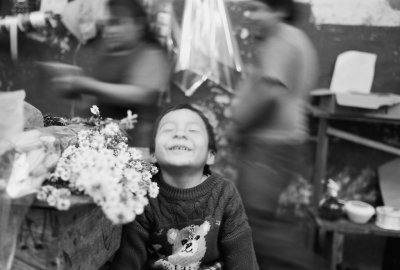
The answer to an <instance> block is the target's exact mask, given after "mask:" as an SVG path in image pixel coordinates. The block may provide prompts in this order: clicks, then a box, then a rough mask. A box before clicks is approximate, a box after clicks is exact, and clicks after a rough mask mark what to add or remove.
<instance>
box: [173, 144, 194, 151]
mask: <svg viewBox="0 0 400 270" xmlns="http://www.w3.org/2000/svg"><path fill="white" fill-rule="evenodd" d="M168 150H179V151H192V149H190V148H189V147H186V146H183V145H174V146H172V147H169V148H168Z"/></svg>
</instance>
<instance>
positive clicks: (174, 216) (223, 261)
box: [110, 104, 258, 270]
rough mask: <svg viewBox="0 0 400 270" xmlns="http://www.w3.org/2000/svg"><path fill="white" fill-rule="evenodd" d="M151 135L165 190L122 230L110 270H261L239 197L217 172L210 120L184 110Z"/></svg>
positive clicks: (175, 109)
mask: <svg viewBox="0 0 400 270" xmlns="http://www.w3.org/2000/svg"><path fill="white" fill-rule="evenodd" d="M152 134H153V135H152V144H151V147H150V151H151V152H152V153H153V154H154V157H155V159H156V162H157V163H156V164H157V166H158V168H159V173H158V174H157V175H155V177H154V178H155V181H156V182H157V183H158V186H159V188H160V192H159V194H158V197H156V198H154V199H150V201H149V205H148V206H146V208H145V210H144V213H143V214H141V215H138V216H137V217H136V220H135V221H133V222H131V223H129V224H127V225H125V226H124V227H123V231H122V238H121V246H120V248H119V250H118V251H117V253H116V256H115V258H114V261H113V264H112V265H111V268H110V269H113V270H119V269H137V270H140V269H165V270H167V269H193V270H197V269H203V270H204V269H209V270H211V269H212V270H217V269H221V267H222V269H231V270H233V269H238V270H245V269H246V270H252V269H258V266H257V262H256V258H255V254H254V249H253V243H252V239H251V230H250V227H249V224H248V223H247V218H246V215H245V212H244V208H243V205H242V202H241V199H240V196H239V193H238V192H237V189H236V187H235V185H234V184H233V183H232V181H228V180H226V179H224V178H222V177H221V176H219V175H217V174H215V173H213V172H212V171H211V170H210V166H211V165H212V164H213V163H214V160H215V155H216V153H217V148H216V142H215V138H214V132H213V129H212V126H211V125H210V123H209V121H208V119H207V118H206V117H205V116H204V114H203V113H202V112H201V111H200V110H199V109H198V108H197V107H194V106H192V105H190V104H178V105H175V106H172V107H169V108H167V109H166V110H164V112H163V113H161V114H160V116H159V118H158V119H157V120H156V122H155V125H154V130H153V133H152Z"/></svg>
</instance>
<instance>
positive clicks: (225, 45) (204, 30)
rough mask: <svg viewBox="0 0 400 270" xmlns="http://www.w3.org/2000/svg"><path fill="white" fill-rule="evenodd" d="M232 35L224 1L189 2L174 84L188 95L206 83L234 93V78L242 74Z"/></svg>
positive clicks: (186, 8)
mask: <svg viewBox="0 0 400 270" xmlns="http://www.w3.org/2000/svg"><path fill="white" fill-rule="evenodd" d="M232 33H233V31H232V26H231V22H230V18H229V14H228V12H227V9H226V7H225V5H224V1H223V0H202V1H200V0H186V2H185V8H184V12H183V21H182V31H181V36H180V41H179V44H178V48H179V52H178V59H177V63H176V68H175V72H177V73H178V75H177V76H176V78H177V79H176V80H175V83H176V84H177V85H178V86H179V87H180V88H181V89H182V90H183V91H184V92H185V95H186V96H190V95H192V94H193V93H194V92H195V91H196V90H197V89H198V88H199V86H200V85H202V84H203V83H204V82H205V81H207V80H210V81H213V82H214V83H216V84H218V85H221V86H222V87H223V88H224V89H226V90H228V91H230V92H231V91H232V89H233V85H234V77H235V76H233V75H234V73H238V72H241V71H242V63H241V58H240V52H239V49H238V45H237V42H236V39H235V37H234V36H233V35H232Z"/></svg>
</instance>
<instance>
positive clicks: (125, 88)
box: [53, 0, 170, 147]
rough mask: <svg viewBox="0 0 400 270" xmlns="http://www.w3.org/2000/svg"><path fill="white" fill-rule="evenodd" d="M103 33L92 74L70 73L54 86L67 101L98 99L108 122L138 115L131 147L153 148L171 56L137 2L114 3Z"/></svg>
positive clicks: (119, 1)
mask: <svg viewBox="0 0 400 270" xmlns="http://www.w3.org/2000/svg"><path fill="white" fill-rule="evenodd" d="M102 34H103V36H102V37H103V38H102V41H101V42H102V44H101V46H100V48H101V50H100V52H99V55H98V58H97V60H96V61H95V63H94V66H93V70H92V74H90V76H84V75H77V74H74V75H71V74H64V75H62V76H58V77H55V78H54V79H53V87H54V89H55V91H57V93H59V94H60V95H61V96H63V97H66V98H80V96H81V94H85V95H91V96H94V97H96V98H97V99H96V104H97V105H98V106H99V108H100V113H101V115H102V116H103V117H111V118H117V119H121V118H123V117H125V116H126V112H127V110H128V109H130V110H132V112H133V113H134V114H135V113H136V114H138V123H137V124H136V126H135V128H134V129H133V130H131V131H130V132H129V133H128V139H129V142H130V145H131V146H137V147H148V146H149V138H150V133H151V128H152V124H153V122H154V120H155V118H156V116H157V114H158V109H159V108H158V107H159V103H160V98H161V95H162V93H163V90H164V89H165V88H166V87H167V85H168V83H169V74H170V70H169V69H170V64H169V63H168V57H167V53H166V52H165V51H164V49H163V48H162V47H161V46H160V45H159V43H158V42H157V39H156V38H155V36H154V35H153V33H152V32H151V31H150V27H149V23H148V19H147V14H146V12H145V9H144V7H143V6H142V5H141V4H140V3H139V2H138V1H136V0H110V1H109V16H108V18H107V20H106V22H105V25H104V28H103V32H102ZM88 108H89V107H88ZM88 108H87V110H88Z"/></svg>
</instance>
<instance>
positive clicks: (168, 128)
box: [160, 124, 175, 132]
mask: <svg viewBox="0 0 400 270" xmlns="http://www.w3.org/2000/svg"><path fill="white" fill-rule="evenodd" d="M174 129H175V126H173V125H169V124H168V125H164V126H162V127H161V128H160V131H162V132H171V131H173V130H174Z"/></svg>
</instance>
